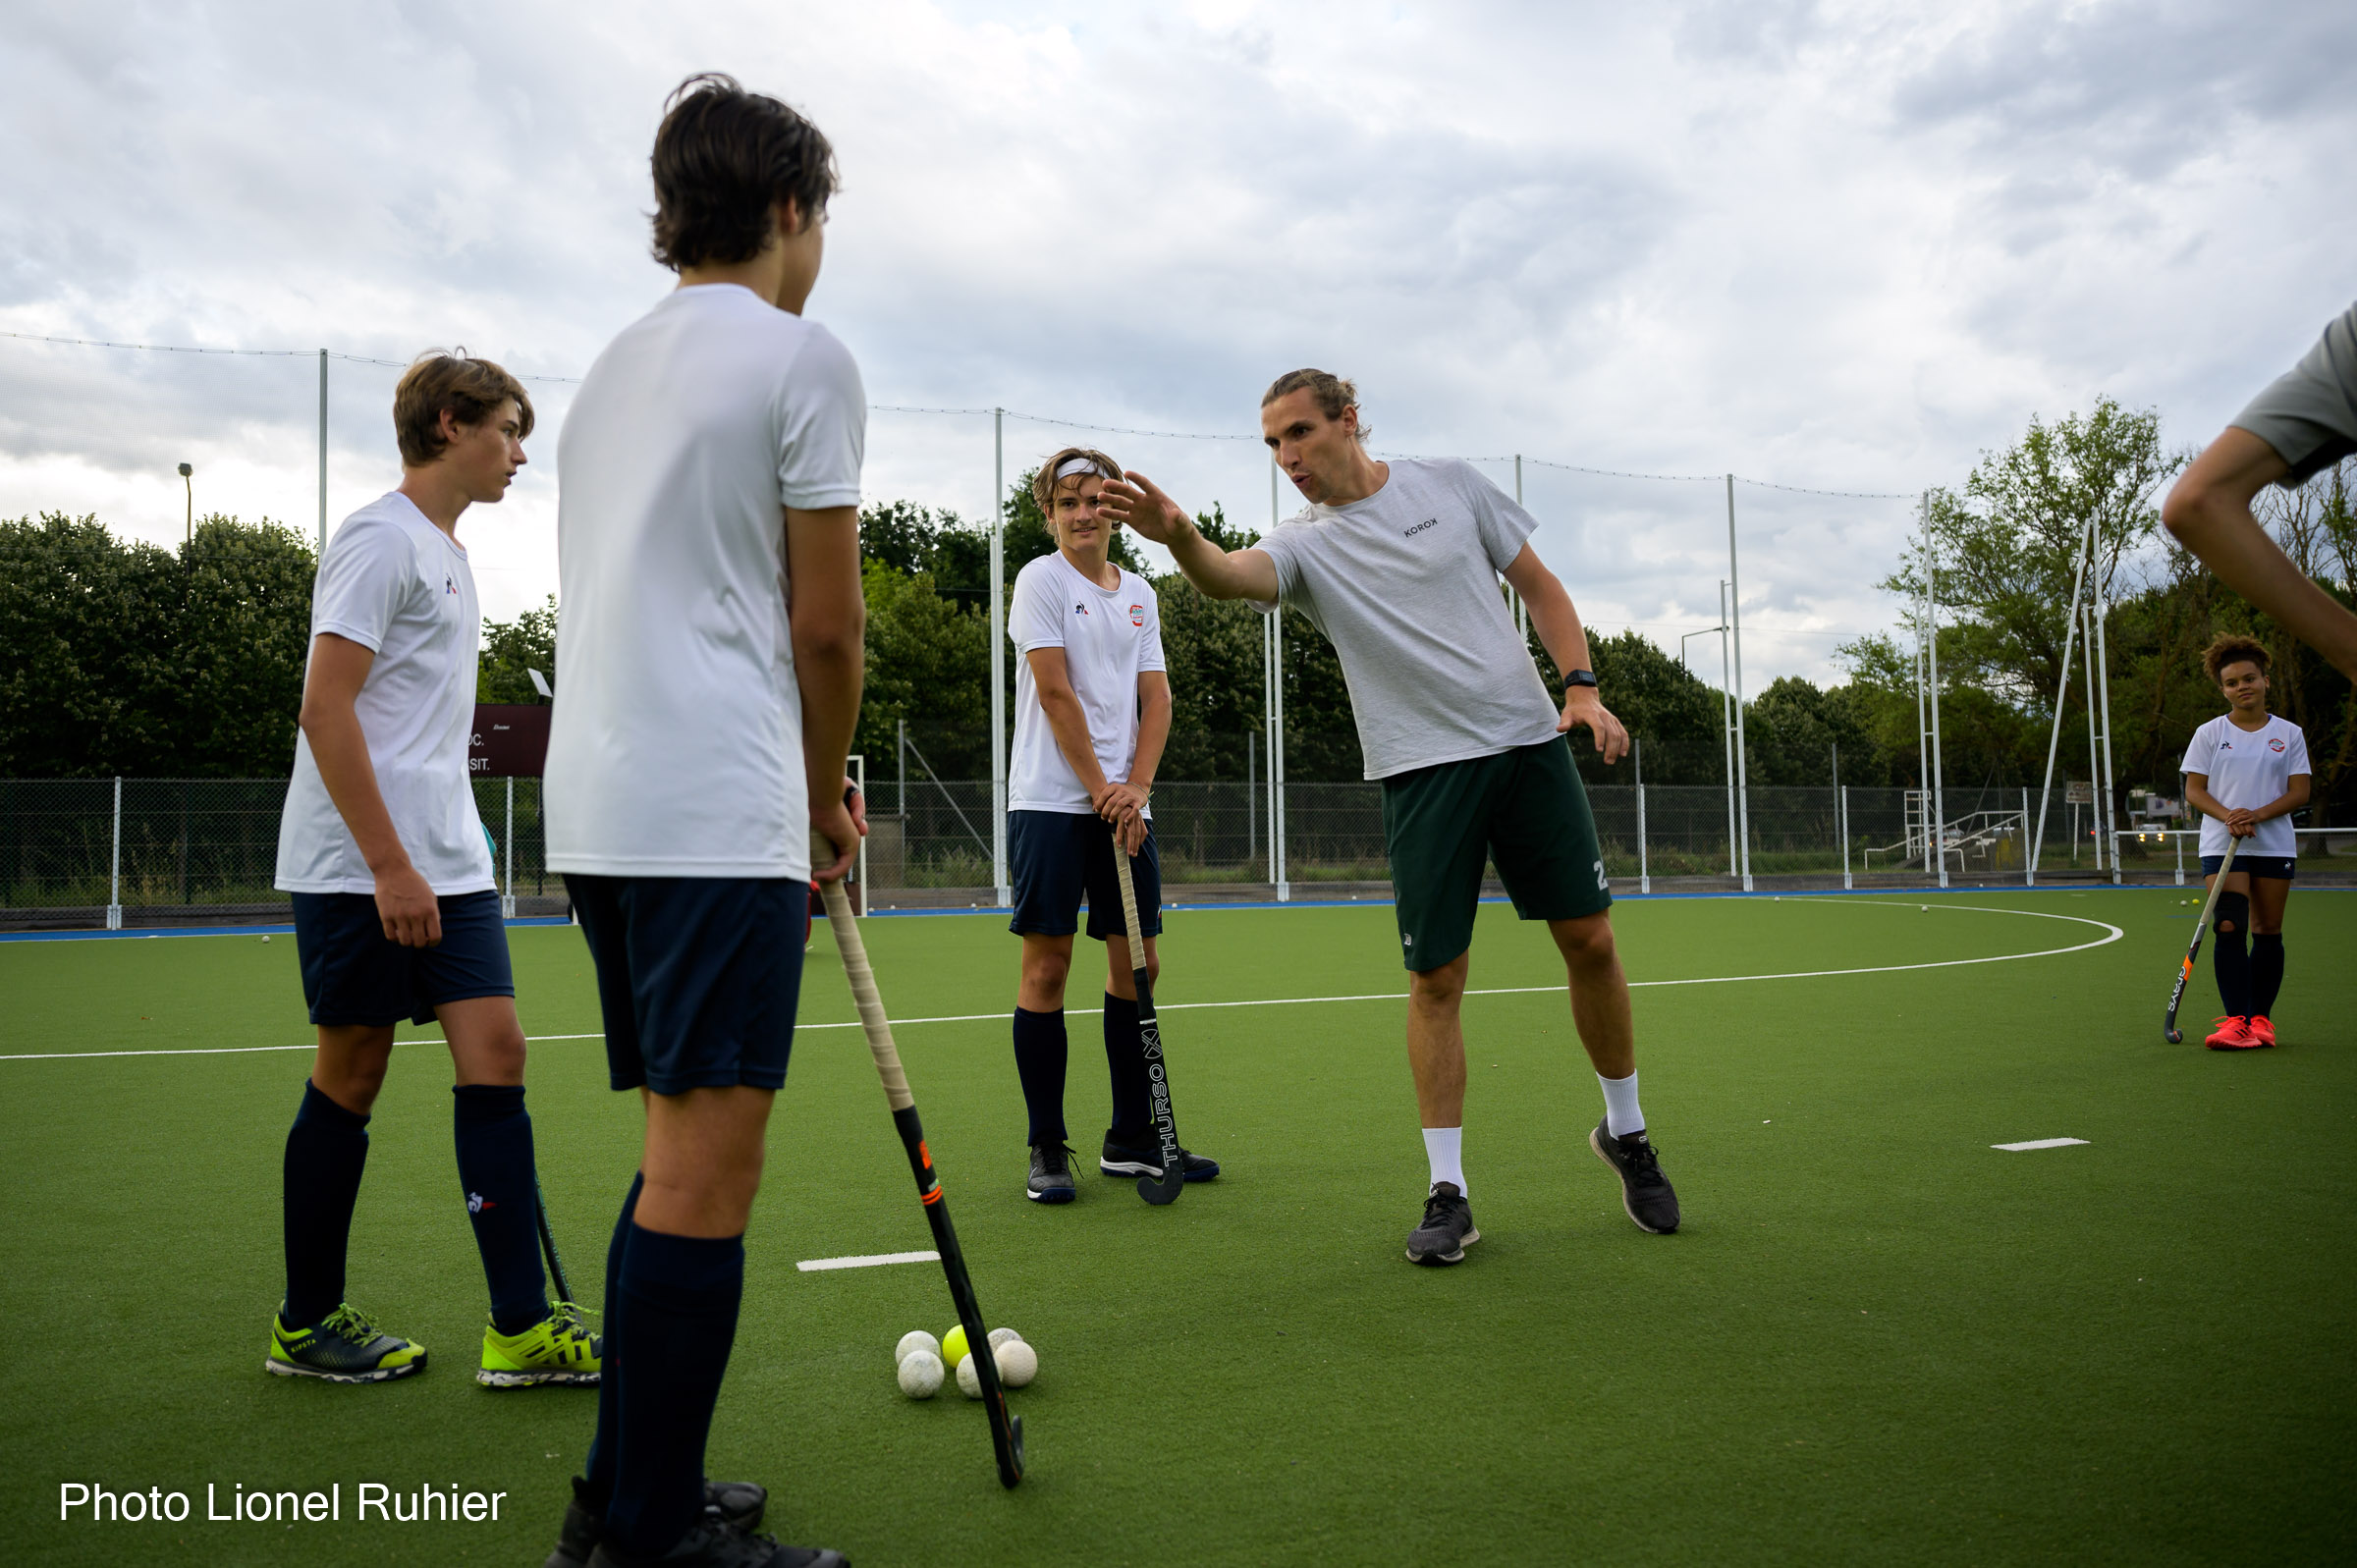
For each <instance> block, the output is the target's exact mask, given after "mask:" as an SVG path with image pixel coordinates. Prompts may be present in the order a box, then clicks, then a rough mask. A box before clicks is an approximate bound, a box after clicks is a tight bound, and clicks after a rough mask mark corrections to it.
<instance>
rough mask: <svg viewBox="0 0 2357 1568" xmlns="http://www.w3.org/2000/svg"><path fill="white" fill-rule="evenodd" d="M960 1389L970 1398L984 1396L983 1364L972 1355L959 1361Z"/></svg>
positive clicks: (960, 1391)
mask: <svg viewBox="0 0 2357 1568" xmlns="http://www.w3.org/2000/svg"><path fill="white" fill-rule="evenodd" d="M958 1391H959V1393H961V1394H963V1395H965V1397H966V1398H968V1399H979V1398H981V1397H982V1364H981V1363H980V1362H978V1361H976V1360H975V1359H974V1358H973V1357H971V1356H968V1357H966V1358H965V1359H964V1360H963V1361H960V1362H959V1363H958Z"/></svg>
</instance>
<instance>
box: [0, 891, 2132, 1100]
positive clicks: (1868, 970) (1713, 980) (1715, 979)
mask: <svg viewBox="0 0 2357 1568" xmlns="http://www.w3.org/2000/svg"><path fill="white" fill-rule="evenodd" d="M1796 901H1797V900H1796ZM1810 902H1812V903H1862V904H1871V905H1876V906H1879V907H1889V901H1888V900H1886V899H1880V898H1826V897H1817V898H1812V899H1811V900H1810ZM1928 907H1931V908H1935V909H1954V910H1966V911H1971V912H1974V913H1978V914H1990V915H2024V916H2027V917H2028V918H2030V919H2033V920H2063V921H2068V922H2069V923H2070V924H2072V925H2077V926H2093V927H2095V928H2096V929H2097V930H2098V931H2101V932H2103V933H2104V935H2103V936H2101V937H2098V938H2096V939H2095V940H2094V941H2093V942H2082V943H2077V944H2074V945H2073V946H2068V947H2044V948H2041V949H2039V950H2038V951H2036V952H2002V953H1998V954H1996V955H1995V956H1993V957H1988V958H1938V959H1934V960H1932V961H1931V962H1929V963H1887V964H1869V965H1866V966H1864V967H1862V968H1857V969H1795V970H1792V971H1790V972H1788V973H1784V974H1773V975H1699V976H1696V977H1694V978H1692V979H1687V980H1632V981H1630V982H1629V983H1628V987H1629V989H1630V990H1631V991H1642V990H1646V989H1648V988H1651V987H1657V986H1734V985H1747V984H1750V983H1751V982H1753V981H1762V980H1833V979H1838V978H1840V977H1842V976H1844V975H1890V974H1902V973H1905V972H1907V971H1910V970H1916V969H1959V968H1964V967H1966V966H1968V965H1972V964H1986V963H2017V962H2020V961H2021V960H2023V959H2028V958H2058V957H2061V956H2062V955H2063V954H2065V953H2073V952H2085V951H2086V950H2087V949H2089V948H2090V947H2103V946H2110V944H2112V943H2114V942H2117V941H2119V940H2120V939H2121V938H2122V937H2124V936H2126V935H2127V933H2126V932H2124V931H2122V930H2121V929H2120V928H2119V927H2117V926H2114V925H2112V924H2110V922H2108V921H2103V920H2091V919H2088V918H2087V917H2086V916H2084V915H2050V914H2047V913H2045V912H2044V911H2043V910H2037V909H2000V908H1996V907H1994V906H1992V905H1988V904H1933V905H1930V906H1928ZM1562 989H1563V988H1562V985H1560V984H1558V985H1547V986H1473V987H1468V988H1467V989H1466V991H1465V995H1466V996H1468V997H1520V996H1529V995H1533V994H1536V993H1540V992H1550V991H1561V990H1562ZM1405 1000H1407V995H1406V993H1404V992H1398V991H1370V992H1366V993H1363V994H1361V995H1357V996H1347V997H1264V998H1260V999H1257V1000H1250V1001H1163V1002H1157V1003H1156V1004H1155V1006H1156V1009H1157V1010H1158V1011H1161V1012H1179V1011H1185V1010H1192V1009H1196V1008H1204V1007H1305V1006H1316V1005H1320V1004H1324V1003H1328V1002H1341V1001H1405ZM1103 1010H1104V1009H1103V1008H1101V1007H1070V1008H1067V1009H1066V1011H1067V1012H1069V1013H1070V1014H1073V1015H1076V1016H1079V1017H1083V1018H1085V1017H1090V1016H1093V1015H1094V1014H1097V1013H1099V1012H1102V1011H1103ZM1006 1016H1007V1012H1006V1009H1004V1008H1001V1009H1000V1010H999V1011H997V1012H958V1013H943V1014H940V1015H938V1016H935V1017H930V1018H895V1019H893V1020H891V1022H892V1026H893V1027H894V1028H896V1029H902V1028H908V1027H912V1026H914V1025H917V1024H934V1023H987V1022H989V1021H991V1020H992V1019H996V1018H1004V1017H1006ZM858 1027H859V1024H858V1021H857V1020H856V1019H854V1020H851V1021H850V1022H847V1023H797V1024H795V1033H797V1034H798V1033H800V1032H802V1031H803V1030H807V1029H856V1028H858ZM524 1038H525V1039H527V1040H530V1041H534V1042H542V1041H552V1040H603V1039H604V1038H605V1036H604V1035H603V1034H602V1033H591V1034H577V1035H527V1036H525V1037H524ZM401 1044H403V1045H411V1046H433V1045H440V1044H441V1042H440V1041H438V1040H432V1039H422V1040H405V1041H403V1042H401ZM312 1049H313V1048H312V1047H311V1046H309V1045H307V1044H306V1045H300V1046H183V1047H178V1048H169V1049H163V1050H153V1051H28V1052H22V1053H17V1054H0V1061H54V1060H59V1059H62V1058H65V1057H81V1056H210V1055H230V1054H240V1053H245V1052H254V1051H309V1050H312Z"/></svg>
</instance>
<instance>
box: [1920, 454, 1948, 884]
mask: <svg viewBox="0 0 2357 1568" xmlns="http://www.w3.org/2000/svg"><path fill="white" fill-rule="evenodd" d="M1923 613H1924V639H1923V645H1924V656H1925V658H1926V659H1927V660H1928V661H1929V662H1930V666H1931V679H1930V681H1929V684H1930V686H1931V693H1932V840H1933V842H1934V843H1935V844H1937V845H1938V853H1939V856H1940V886H1941V887H1943V888H1945V887H1946V886H1947V793H1946V787H1945V785H1944V784H1943V782H1942V777H1941V775H1942V769H1941V766H1940V557H1939V552H1938V551H1937V550H1936V549H1935V548H1934V546H1933V544H1932V497H1931V492H1929V491H1926V492H1924V497H1923Z"/></svg>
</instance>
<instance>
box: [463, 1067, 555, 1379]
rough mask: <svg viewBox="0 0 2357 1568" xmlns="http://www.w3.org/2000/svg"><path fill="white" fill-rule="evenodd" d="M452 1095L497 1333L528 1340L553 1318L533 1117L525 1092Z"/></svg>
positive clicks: (494, 1088)
mask: <svg viewBox="0 0 2357 1568" xmlns="http://www.w3.org/2000/svg"><path fill="white" fill-rule="evenodd" d="M450 1093H451V1133H452V1136H453V1137H454V1139H455V1140H456V1141H457V1143H458V1146H459V1187H460V1189H461V1190H462V1191H463V1192H465V1193H466V1217H467V1218H468V1219H469V1220H470V1221H472V1223H473V1225H474V1246H475V1250H476V1251H477V1252H479V1253H481V1254H482V1255H483V1277H484V1278H486V1279H488V1280H489V1281H490V1283H491V1326H492V1327H494V1328H496V1329H498V1330H499V1331H500V1332H501V1333H503V1334H520V1333H521V1332H523V1330H525V1329H526V1328H529V1327H530V1326H531V1325H534V1324H536V1323H538V1322H540V1321H541V1320H542V1319H543V1318H546V1317H547V1316H548V1294H547V1286H546V1281H545V1277H544V1276H543V1275H542V1274H541V1272H540V1225H539V1203H540V1184H539V1181H538V1178H537V1177H536V1175H535V1174H534V1171H533V1166H532V1113H531V1112H530V1111H528V1110H526V1109H524V1108H523V1085H521V1084H487V1083H466V1084H457V1085H454V1086H453V1087H452V1089H451V1091H450Z"/></svg>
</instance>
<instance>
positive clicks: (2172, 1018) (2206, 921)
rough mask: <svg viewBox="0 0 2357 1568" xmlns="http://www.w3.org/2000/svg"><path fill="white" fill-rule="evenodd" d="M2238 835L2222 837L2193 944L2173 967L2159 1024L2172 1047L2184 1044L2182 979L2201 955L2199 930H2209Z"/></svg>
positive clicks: (2187, 977)
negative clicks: (2164, 1012) (2222, 856)
mask: <svg viewBox="0 0 2357 1568" xmlns="http://www.w3.org/2000/svg"><path fill="white" fill-rule="evenodd" d="M2241 844H2242V840H2241V839H2240V838H2227V839H2226V858H2225V859H2224V860H2223V861H2221V862H2220V864H2219V868H2218V875H2217V876H2216V877H2215V878H2213V879H2211V883H2210V896H2208V897H2207V898H2204V899H2203V900H2202V912H2201V914H2200V915H2199V916H2198V917H2196V919H2195V920H2194V922H2193V946H2190V947H2187V948H2186V949H2185V961H2184V962H2183V963H2182V964H2180V965H2178V966H2177V984H2176V989H2175V990H2173V991H2171V992H2170V993H2169V994H2168V1018H2167V1020H2166V1021H2165V1022H2164V1023H2163V1024H2162V1025H2161V1033H2162V1034H2163V1035H2164V1036H2165V1037H2166V1038H2167V1040H2168V1043H2169V1044H2170V1045H2172V1046H2179V1045H2183V1044H2184V1043H2185V1037H2184V1035H2182V1034H2181V1033H2179V1032H2178V1030H2177V1007H2178V1006H2179V1004H2181V1003H2182V1002H2183V1001H2184V1000H2185V982H2186V981H2188V980H2191V979H2192V978H2193V960H2194V959H2195V958H2197V957H2199V956H2200V955H2201V951H2202V933H2203V932H2205V931H2207V930H2209V929H2210V911H2211V910H2212V909H2214V908H2216V907H2217V905H2218V895H2219V894H2220V893H2221V892H2225V891H2226V873H2227V872H2229V871H2232V870H2233V869H2234V851H2235V850H2236V849H2237V848H2239V847H2241Z"/></svg>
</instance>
